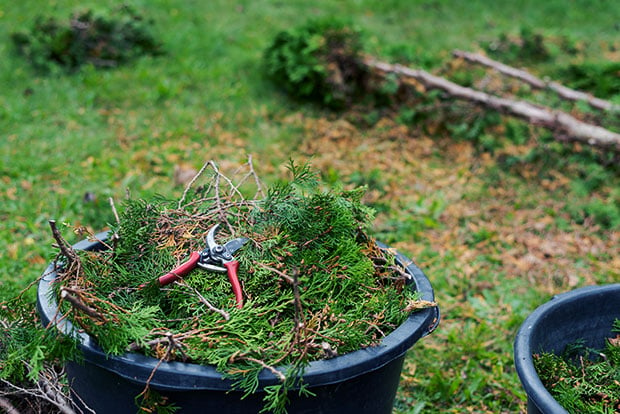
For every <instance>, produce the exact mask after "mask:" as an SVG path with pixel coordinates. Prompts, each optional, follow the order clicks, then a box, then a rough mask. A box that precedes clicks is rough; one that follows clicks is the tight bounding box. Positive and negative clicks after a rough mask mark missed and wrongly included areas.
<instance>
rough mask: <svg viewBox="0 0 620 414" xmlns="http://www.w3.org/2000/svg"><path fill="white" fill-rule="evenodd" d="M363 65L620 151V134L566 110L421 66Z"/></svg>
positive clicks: (565, 136)
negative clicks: (475, 85)
mask: <svg viewBox="0 0 620 414" xmlns="http://www.w3.org/2000/svg"><path fill="white" fill-rule="evenodd" d="M364 64H365V65H366V66H367V67H369V68H371V69H375V70H378V71H380V72H384V73H394V74H396V75H400V76H404V77H406V78H411V79H415V80H416V81H417V82H419V83H420V84H422V85H423V86H424V87H425V88H427V89H440V90H442V91H444V92H446V93H447V94H448V95H450V96H451V97H454V98H457V99H462V100H466V101H470V102H473V103H475V104H478V105H482V106H485V107H488V108H491V109H494V110H496V111H500V112H503V113H506V114H510V115H514V116H516V117H519V118H522V119H525V120H527V121H528V122H530V123H532V124H535V125H540V126H543V127H546V128H549V129H551V130H553V131H555V132H559V133H560V134H556V137H557V139H559V140H562V141H576V142H581V143H584V144H588V145H592V146H596V147H599V148H603V149H611V150H614V151H617V152H620V134H617V133H615V132H613V131H609V130H608V129H605V128H602V127H599V126H596V125H591V124H588V123H585V122H583V121H580V120H578V119H577V118H575V117H573V116H571V115H569V114H567V113H566V112H562V111H558V110H553V109H550V108H546V107H543V106H537V105H534V104H532V103H529V102H526V101H520V100H514V99H507V98H502V97H498V96H494V95H490V94H488V93H485V92H481V91H477V90H475V89H471V88H467V87H464V86H461V85H458V84H456V83H454V82H451V81H449V80H447V79H444V78H441V77H438V76H435V75H432V74H430V73H428V72H426V71H424V70H421V69H411V68H408V67H406V66H402V65H397V64H396V65H393V64H390V63H386V62H381V61H377V60H375V59H372V58H367V59H365V61H364Z"/></svg>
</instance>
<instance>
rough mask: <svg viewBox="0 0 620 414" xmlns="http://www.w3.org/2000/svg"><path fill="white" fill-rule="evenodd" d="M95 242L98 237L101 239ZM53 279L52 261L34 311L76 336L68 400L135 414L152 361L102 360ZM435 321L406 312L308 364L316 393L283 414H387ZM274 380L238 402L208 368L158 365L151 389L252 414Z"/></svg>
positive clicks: (183, 404) (418, 285)
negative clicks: (65, 310)
mask: <svg viewBox="0 0 620 414" xmlns="http://www.w3.org/2000/svg"><path fill="white" fill-rule="evenodd" d="M97 238H98V239H100V240H104V239H105V238H106V234H105V233H102V234H99V235H97ZM74 248H75V249H82V250H97V249H101V248H103V246H102V244H101V243H99V242H90V241H82V242H80V243H78V244H76V245H75V246H74ZM398 260H399V261H400V262H401V263H406V264H408V266H407V272H408V273H409V274H410V275H411V276H412V284H411V286H412V289H415V290H416V291H419V292H421V293H422V299H424V300H428V301H433V300H434V293H433V289H432V287H431V284H430V282H429V280H428V279H427V278H426V276H425V275H424V273H423V272H422V271H421V270H420V269H419V268H418V267H417V266H416V265H415V264H413V263H412V262H411V261H410V260H408V259H407V258H405V257H404V256H402V255H398ZM56 276H57V275H56V272H55V271H54V266H53V264H51V265H50V266H49V267H48V268H47V270H46V271H45V273H44V276H43V278H42V279H41V281H40V283H39V288H38V296H37V309H38V311H39V314H40V316H41V319H42V323H43V324H44V325H46V326H47V325H48V324H49V323H50V322H53V323H55V324H56V326H57V327H58V328H59V329H60V330H62V331H63V332H65V333H67V334H71V335H78V336H79V339H80V342H81V345H80V348H81V351H82V354H83V361H82V362H80V363H75V362H70V363H68V364H67V365H66V371H67V375H68V378H69V381H70V384H71V387H72V396H73V401H74V403H76V404H77V405H78V406H80V405H81V404H82V403H81V402H84V403H85V404H86V405H87V406H88V407H90V408H92V409H94V410H95V411H96V412H97V413H114V414H122V413H135V412H136V405H135V397H136V396H137V395H138V394H139V393H140V392H142V390H143V389H144V386H145V383H146V381H147V379H148V378H149V376H151V374H152V372H153V370H154V369H155V368H156V366H157V364H158V363H159V361H158V360H157V359H154V358H150V357H147V356H144V355H141V354H136V353H127V354H124V355H120V356H109V355H106V354H105V353H104V352H103V351H102V350H101V348H100V347H99V346H98V345H97V344H96V343H95V341H94V340H93V338H91V337H90V336H88V335H87V334H84V333H80V332H79V330H76V329H75V328H74V326H73V325H72V324H71V322H70V321H68V320H67V319H65V318H62V315H59V314H58V308H57V303H56V300H55V298H54V297H53V294H52V289H51V285H50V283H51V282H52V281H53V280H54V279H55V278H56ZM438 323H439V309H438V308H436V307H434V308H428V309H423V310H421V311H419V312H416V313H413V314H412V315H411V316H410V317H409V318H408V319H407V320H406V321H405V322H404V323H403V324H402V325H401V326H400V327H398V328H397V329H396V330H394V331H393V332H392V333H391V334H389V335H388V336H386V337H385V338H384V339H383V341H382V342H381V344H380V345H378V346H375V347H370V348H366V349H361V350H358V351H355V352H351V353H348V354H345V355H342V356H338V357H336V358H332V359H329V360H320V361H315V362H312V363H310V364H309V366H308V367H307V368H306V370H305V372H304V375H303V381H304V382H305V383H306V384H308V385H309V387H310V390H311V391H312V392H313V393H314V394H316V396H315V397H302V396H299V394H298V393H296V392H294V391H291V392H289V398H290V404H289V405H288V412H289V413H290V414H293V413H313V414H319V413H334V414H335V413H356V414H363V413H367V414H382V413H385V414H389V413H391V412H392V406H393V404H394V398H395V396H396V391H397V388H398V383H399V379H400V372H401V370H402V366H403V361H404V358H405V353H406V352H407V350H408V349H409V348H411V347H412V346H413V345H414V344H415V343H416V342H417V341H418V340H419V339H420V338H422V337H424V336H426V335H428V334H429V333H431V332H432V331H433V330H434V329H435V328H436V327H437V324H438ZM277 381H278V379H277V378H276V377H275V376H274V375H273V374H272V373H271V372H269V371H267V370H264V371H263V372H262V373H261V375H260V384H259V388H258V390H257V392H256V393H254V394H252V395H250V396H249V397H247V398H245V399H241V396H242V393H241V392H239V391H235V390H232V383H231V382H230V381H229V380H226V379H224V378H222V376H221V374H220V373H219V372H217V371H216V370H215V368H214V367H212V366H205V365H197V364H190V363H182V362H164V363H162V364H161V365H160V366H159V367H158V368H157V370H155V373H154V375H153V377H152V379H151V381H150V386H151V388H152V389H154V390H156V391H158V392H159V393H161V394H162V395H164V396H166V397H167V398H168V399H169V401H170V402H172V403H174V404H175V405H176V406H178V407H180V408H181V410H180V412H181V413H211V412H212V413H218V414H219V413H231V414H236V413H239V414H241V413H252V414H254V413H258V412H259V411H260V410H261V409H262V407H263V401H262V399H263V396H264V393H263V391H262V390H263V389H264V387H266V386H268V385H273V384H276V383H277Z"/></svg>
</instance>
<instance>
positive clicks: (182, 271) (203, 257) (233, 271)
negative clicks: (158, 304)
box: [157, 223, 248, 309]
mask: <svg viewBox="0 0 620 414" xmlns="http://www.w3.org/2000/svg"><path fill="white" fill-rule="evenodd" d="M219 227H220V224H219V223H218V224H216V225H215V226H213V227H211V229H209V232H208V233H207V237H206V242H207V247H206V248H205V249H204V250H202V251H200V252H192V253H191V254H190V256H189V259H187V261H185V262H184V263H182V264H181V265H180V266H178V267H176V268H175V269H174V270H172V271H170V272H168V273H166V274H165V275H163V276H160V277H159V278H158V279H157V281H158V282H159V285H160V286H165V285H168V284H170V283H172V282H174V281H177V280H179V279H181V278H182V277H183V276H185V275H187V274H188V273H189V272H191V271H192V270H194V269H195V268H196V267H197V266H198V267H201V268H203V269H207V270H211V271H214V272H218V273H226V274H227V275H228V280H229V282H230V284H231V285H232V290H233V293H234V294H235V301H236V302H237V308H239V309H241V308H242V307H243V293H242V291H241V284H240V283H239V278H238V277H237V270H238V269H239V262H238V261H237V260H235V258H234V256H233V255H234V254H235V252H236V251H237V250H239V249H240V248H241V247H242V246H243V245H244V244H245V243H246V242H247V241H248V239H247V238H245V237H239V238H236V239H233V240H231V241H229V242H227V243H226V244H224V245H220V244H218V243H217V242H216V241H215V233H217V230H218V229H219Z"/></svg>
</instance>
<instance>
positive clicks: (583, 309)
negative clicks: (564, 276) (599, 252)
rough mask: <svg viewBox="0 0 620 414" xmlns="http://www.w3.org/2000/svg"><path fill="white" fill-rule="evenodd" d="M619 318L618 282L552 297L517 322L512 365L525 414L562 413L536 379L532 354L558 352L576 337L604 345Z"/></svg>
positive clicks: (619, 285)
mask: <svg viewBox="0 0 620 414" xmlns="http://www.w3.org/2000/svg"><path fill="white" fill-rule="evenodd" d="M615 319H620V284H613V285H604V286H589V287H584V288H581V289H576V290H573V291H571V292H567V293H562V294H560V295H556V296H554V297H553V298H552V299H551V300H550V301H549V302H547V303H545V304H544V305H542V306H540V307H539V308H537V309H536V310H535V311H534V312H533V313H532V314H531V315H530V316H529V317H528V318H527V319H526V320H525V322H524V323H523V325H521V328H520V329H519V332H518V333H517V337H516V339H515V343H514V358H515V367H516V369H517V373H518V374H519V379H520V380H521V383H522V384H523V388H525V392H526V393H527V412H528V413H529V414H539V413H543V414H566V413H567V411H566V410H565V409H564V408H563V407H562V406H561V405H560V404H559V403H558V402H557V401H556V400H555V399H554V398H553V396H552V395H551V394H550V393H549V392H548V391H547V389H546V388H545V387H544V385H543V383H542V382H541V381H540V378H539V377H538V374H537V373H536V369H535V368H534V360H533V358H532V354H534V353H539V352H553V353H561V352H562V351H563V350H564V348H565V347H566V345H569V344H572V343H574V342H576V341H578V340H584V341H585V344H586V345H587V346H589V347H592V348H594V349H602V348H604V346H605V338H609V337H612V336H614V335H612V332H611V328H612V325H613V322H614V320H615Z"/></svg>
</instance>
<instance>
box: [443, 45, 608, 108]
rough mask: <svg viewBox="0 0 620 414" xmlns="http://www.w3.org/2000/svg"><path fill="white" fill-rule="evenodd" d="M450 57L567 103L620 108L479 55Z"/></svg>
mask: <svg viewBox="0 0 620 414" xmlns="http://www.w3.org/2000/svg"><path fill="white" fill-rule="evenodd" d="M452 55H453V56H456V57H458V58H462V59H465V60H466V61H468V62H471V63H476V64H479V65H482V66H486V67H489V68H492V69H495V70H496V71H498V72H499V73H502V74H504V75H506V76H510V77H512V78H515V79H519V80H520V81H523V82H525V83H527V84H529V85H530V86H532V87H534V88H536V89H549V90H551V91H553V92H555V93H557V94H558V96H559V97H560V98H562V99H566V100H569V101H584V102H587V103H588V105H590V106H591V107H593V108H596V109H600V110H603V111H620V106H619V105H615V104H613V103H612V102H609V101H606V100H604V99H600V98H597V97H595V96H592V95H591V94H589V93H585V92H581V91H576V90H574V89H571V88H567V87H566V86H564V85H562V84H560V83H557V82H553V81H549V80H543V79H540V78H537V77H536V76H534V75H532V74H531V73H529V72H527V71H525V70H521V69H516V68H513V67H512V66H508V65H505V64H503V63H501V62H497V61H495V60H493V59H490V58H488V57H486V56H483V55H480V54H477V53H468V52H463V51H461V50H455V51H453V52H452Z"/></svg>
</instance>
